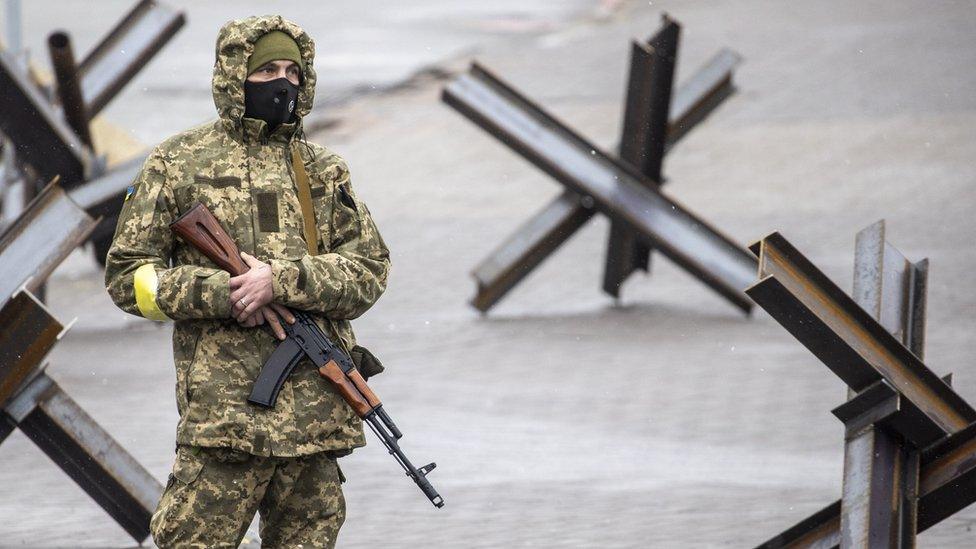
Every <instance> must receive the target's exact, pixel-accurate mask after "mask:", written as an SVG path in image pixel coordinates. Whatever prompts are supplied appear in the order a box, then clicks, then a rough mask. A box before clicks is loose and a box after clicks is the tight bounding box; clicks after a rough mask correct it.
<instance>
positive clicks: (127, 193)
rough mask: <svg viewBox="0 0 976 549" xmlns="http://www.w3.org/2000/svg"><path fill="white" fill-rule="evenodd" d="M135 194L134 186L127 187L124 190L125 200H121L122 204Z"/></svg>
mask: <svg viewBox="0 0 976 549" xmlns="http://www.w3.org/2000/svg"><path fill="white" fill-rule="evenodd" d="M135 193H136V186H135V185H129V187H128V188H127V189H126V190H125V199H124V200H122V202H125V201H126V200H128V199H129V197H130V196H132V195H134V194H135Z"/></svg>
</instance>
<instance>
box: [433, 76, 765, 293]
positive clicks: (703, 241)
mask: <svg viewBox="0 0 976 549" xmlns="http://www.w3.org/2000/svg"><path fill="white" fill-rule="evenodd" d="M443 99H444V101H445V102H447V103H448V104H450V105H451V106H452V107H454V108H455V109H457V110H458V111H460V112H461V113H462V114H464V115H465V116H467V117H468V118H470V119H471V120H472V121H474V122H475V123H476V124H478V125H479V126H481V127H482V128H484V129H485V130H487V131H488V132H489V133H491V134H493V135H495V136H496V137H497V138H499V139H500V140H501V141H502V142H504V143H505V144H506V145H508V146H509V147H511V148H512V149H513V150H515V151H516V152H518V153H520V154H521V155H522V156H524V157H525V158H527V159H528V160H530V161H531V162H532V163H533V164H535V165H536V166H537V167H539V168H540V169H542V170H543V171H545V172H546V173H548V174H549V175H551V176H552V177H554V178H555V179H557V180H558V181H560V182H561V183H562V184H563V185H565V186H566V187H568V188H569V189H570V190H572V191H574V192H576V193H578V194H580V195H582V196H584V198H586V197H588V198H589V199H590V200H592V201H593V204H594V208H596V209H597V210H600V211H601V212H602V213H604V214H606V215H608V216H609V217H611V218H612V219H615V220H618V221H621V222H624V223H626V224H627V226H628V227H629V228H631V229H632V230H634V231H635V232H637V233H638V234H640V235H641V239H642V240H643V241H644V242H646V243H647V244H648V245H651V246H654V247H655V248H658V249H659V250H661V251H662V252H663V253H664V254H665V255H667V256H668V257H669V258H670V259H672V260H673V261H675V262H676V263H678V264H679V265H681V266H682V267H683V268H685V269H686V270H688V271H689V272H691V273H692V274H694V275H695V276H697V277H698V278H699V279H701V280H702V281H703V282H705V283H706V284H708V285H709V286H710V287H712V288H713V289H714V290H715V291H717V292H718V293H719V294H721V295H722V296H723V297H725V298H726V299H728V300H729V301H731V302H732V303H733V304H734V305H735V306H737V307H739V308H740V309H742V310H743V311H744V312H748V311H749V310H750V309H751V307H752V302H751V301H750V300H749V299H748V298H747V297H746V296H745V295H744V294H743V293H742V288H743V287H745V286H746V285H747V284H748V283H749V281H750V280H752V278H753V275H752V272H753V270H754V269H755V260H754V259H753V258H752V257H750V256H749V254H748V253H747V252H746V251H745V250H743V249H742V248H740V247H739V246H738V245H736V244H735V243H734V242H733V241H732V240H731V239H729V238H728V237H726V236H724V235H722V234H721V233H719V232H718V231H717V230H716V229H714V228H712V227H711V226H710V225H709V224H707V223H706V222H705V221H703V220H701V219H699V218H698V217H696V216H694V214H692V213H690V212H688V211H687V210H686V209H685V208H684V207H682V206H681V205H679V204H677V203H676V202H674V201H672V200H670V199H668V198H667V197H665V196H663V195H661V194H659V193H657V192H654V191H652V190H650V189H648V188H647V187H646V186H645V182H644V179H645V178H644V177H643V176H642V175H641V174H640V173H639V172H637V171H636V170H635V169H634V168H632V167H630V166H629V165H626V164H624V163H622V162H620V161H618V160H615V159H613V158H611V157H609V156H608V155H606V154H605V153H603V152H602V151H600V150H599V148H598V147H596V146H595V145H593V144H592V143H590V142H588V141H586V140H585V139H583V138H582V137H580V136H579V135H577V134H576V133H575V132H573V131H572V130H570V129H569V128H567V127H566V126H564V125H563V124H562V123H560V122H559V121H557V120H556V119H555V118H553V117H552V116H550V115H549V114H547V113H545V112H544V111H543V110H542V109H541V108H540V107H538V106H537V105H535V104H534V103H532V102H531V101H530V100H528V99H527V98H525V97H524V96H522V95H521V94H519V93H518V92H516V91H515V90H514V89H512V88H511V87H509V86H508V85H506V84H505V83H503V82H501V81H500V80H499V79H498V78H496V77H495V76H494V75H492V74H491V73H489V72H488V71H487V70H486V69H484V68H483V67H481V66H480V65H478V64H474V65H473V66H472V68H471V72H470V74H468V75H465V76H462V77H460V78H458V79H457V80H455V81H454V82H452V83H451V84H450V85H448V86H447V87H446V88H445V89H444V95H443Z"/></svg>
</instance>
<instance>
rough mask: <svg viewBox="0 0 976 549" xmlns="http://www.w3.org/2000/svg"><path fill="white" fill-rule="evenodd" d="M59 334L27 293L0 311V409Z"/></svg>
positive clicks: (55, 323) (58, 328) (53, 321)
mask: <svg viewBox="0 0 976 549" xmlns="http://www.w3.org/2000/svg"><path fill="white" fill-rule="evenodd" d="M63 330H64V326H62V325H61V323H60V322H58V320H57V319H56V318H54V315H52V314H51V313H50V311H48V310H47V307H45V306H44V304H43V303H41V302H40V301H38V300H37V298H35V297H34V296H33V295H32V294H31V293H30V292H28V291H20V292H17V294H16V295H14V297H13V298H12V299H10V300H9V301H7V303H6V305H4V306H3V309H0V406H3V404H4V403H6V402H7V400H9V399H10V397H12V396H13V395H14V394H15V393H16V392H17V390H18V389H20V387H21V386H22V385H23V384H24V383H25V382H26V381H27V380H28V379H29V378H30V376H31V375H32V374H33V373H34V372H35V371H36V370H37V369H38V368H39V367H40V365H41V361H42V360H44V357H45V356H47V353H48V352H49V351H50V350H51V349H52V348H53V347H54V344H55V343H57V341H58V340H59V339H60V338H61V334H62V332H63ZM0 440H2V438H0Z"/></svg>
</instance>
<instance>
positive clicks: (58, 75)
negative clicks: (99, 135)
mask: <svg viewBox="0 0 976 549" xmlns="http://www.w3.org/2000/svg"><path fill="white" fill-rule="evenodd" d="M47 47H48V52H49V53H50V55H51V66H52V67H54V81H55V84H56V85H55V88H56V89H57V94H58V98H59V99H60V100H61V109H62V111H63V113H64V119H65V121H66V122H67V123H68V126H69V127H71V129H72V130H73V131H74V132H75V135H77V136H78V138H79V139H81V141H82V143H84V144H85V146H87V147H88V148H89V149H92V148H93V146H92V137H91V131H90V129H89V128H88V121H89V120H90V118H89V116H88V112H87V110H86V108H85V101H84V100H83V99H82V97H81V83H80V82H79V80H78V67H77V65H75V54H74V50H73V49H72V47H71V38H69V37H68V33H66V32H62V31H59V32H53V33H51V35H50V36H48V38H47Z"/></svg>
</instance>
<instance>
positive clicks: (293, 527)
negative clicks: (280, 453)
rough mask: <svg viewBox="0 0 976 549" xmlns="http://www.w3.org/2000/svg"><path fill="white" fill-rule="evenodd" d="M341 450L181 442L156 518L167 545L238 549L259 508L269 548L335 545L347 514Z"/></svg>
mask: <svg viewBox="0 0 976 549" xmlns="http://www.w3.org/2000/svg"><path fill="white" fill-rule="evenodd" d="M341 480H342V473H341V472H340V471H339V466H338V464H337V463H336V459H335V457H334V455H333V454H331V453H329V452H319V453H316V454H311V455H308V456H300V457H291V458H284V457H274V456H271V457H262V456H254V455H251V454H248V453H245V452H241V451H238V450H231V449H228V448H201V447H196V446H180V447H179V448H178V449H177V452H176V463H175V464H174V465H173V474H172V475H170V478H169V482H168V483H167V485H166V490H164V491H163V496H162V498H160V500H159V505H158V506H157V507H156V512H155V513H153V516H152V521H151V523H150V530H151V531H152V536H153V541H154V542H156V545H158V546H159V547H160V549H169V548H171V547H179V548H189V547H193V548H198V547H199V548H213V547H226V548H236V547H237V546H238V545H239V544H240V542H241V539H242V538H243V537H244V534H245V533H246V532H247V528H248V526H250V524H251V520H252V519H253V518H254V513H255V511H257V512H258V513H260V516H261V521H260V524H261V531H260V534H261V542H262V543H261V546H262V547H289V548H292V547H330V548H331V547H335V543H336V536H337V535H338V533H339V527H340V526H341V525H342V522H343V520H345V516H346V503H345V499H344V498H343V496H342V487H341V485H340V482H341Z"/></svg>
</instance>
